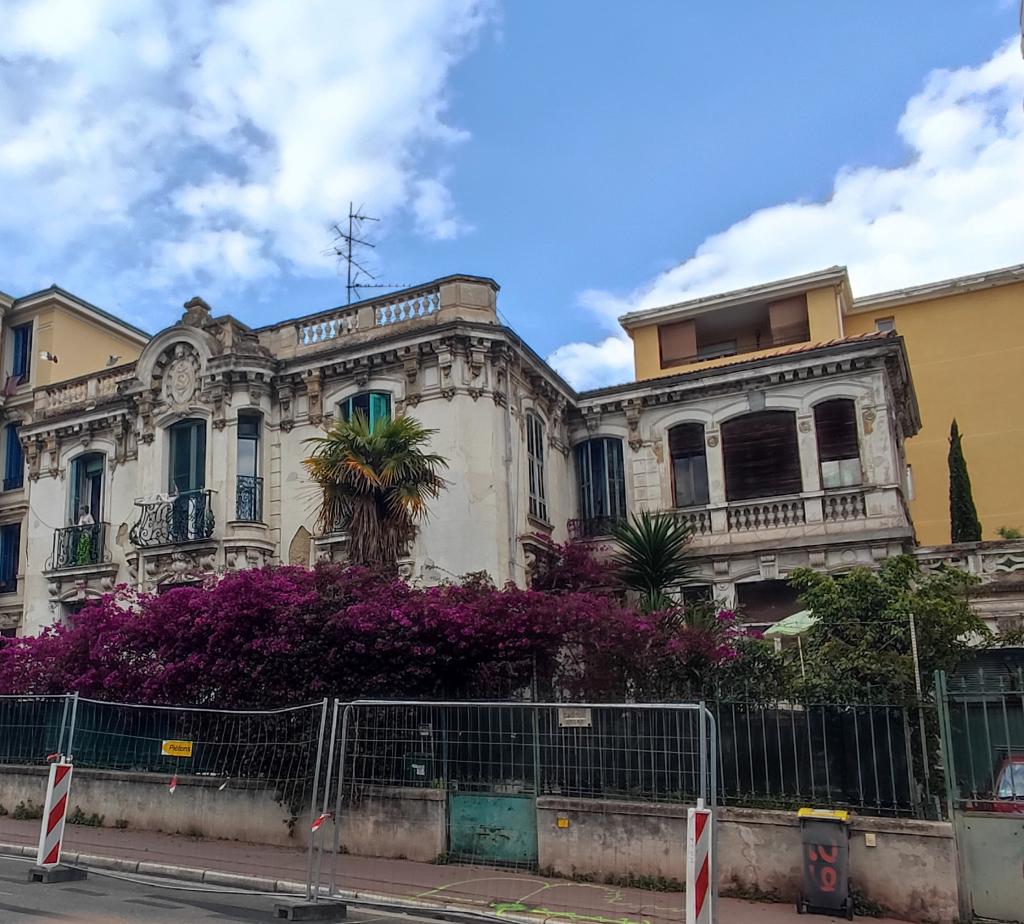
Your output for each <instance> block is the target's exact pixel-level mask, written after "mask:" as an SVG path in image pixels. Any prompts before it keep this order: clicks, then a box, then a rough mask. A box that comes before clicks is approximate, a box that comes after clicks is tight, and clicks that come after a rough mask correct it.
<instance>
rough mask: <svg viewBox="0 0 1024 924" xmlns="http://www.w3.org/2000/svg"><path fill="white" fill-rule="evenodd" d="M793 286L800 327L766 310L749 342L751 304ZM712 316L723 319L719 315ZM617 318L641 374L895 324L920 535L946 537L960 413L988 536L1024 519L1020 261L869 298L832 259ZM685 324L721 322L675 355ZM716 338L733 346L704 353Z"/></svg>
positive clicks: (1023, 283) (786, 295)
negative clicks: (917, 414) (906, 368)
mask: <svg viewBox="0 0 1024 924" xmlns="http://www.w3.org/2000/svg"><path fill="white" fill-rule="evenodd" d="M794 295H797V296H802V297H803V298H804V299H805V300H806V309H805V311H806V314H805V317H806V324H805V325H804V326H803V327H802V328H801V329H800V332H799V336H798V337H797V338H793V337H786V336H783V337H779V336H778V334H777V332H776V330H775V329H774V327H775V325H774V321H775V318H774V317H772V316H771V313H770V311H766V312H765V313H764V317H763V319H762V320H761V322H760V329H758V330H757V331H756V340H755V341H754V342H751V340H750V337H751V333H752V332H751V329H750V327H751V320H750V318H751V315H750V312H751V310H752V308H753V307H755V306H763V307H765V308H766V309H771V308H773V307H775V306H781V305H783V304H784V303H785V302H786V300H787V299H791V298H792V297H793V296H794ZM744 312H746V314H744ZM709 319H715V324H714V326H713V327H712V325H711V324H710V322H709ZM730 319H731V320H730ZM621 320H622V324H623V326H624V327H625V328H626V330H627V332H628V333H629V335H630V337H631V338H632V341H633V351H634V363H635V368H636V377H637V379H640V380H644V379H653V378H659V377H665V376H669V375H673V374H675V373H678V372H679V371H681V370H682V369H686V370H688V371H689V370H697V369H708V368H714V367H717V366H720V365H723V364H729V363H733V362H735V361H736V359H735V358H736V355H742V356H743V357H744V358H748V359H753V358H757V357H760V356H770V355H778V354H782V353H785V352H787V351H788V350H790V349H792V347H793V346H794V345H799V344H803V345H812V344H822V343H827V342H829V341H832V340H836V339H844V338H850V337H858V336H861V335H863V334H867V333H873V332H875V331H877V330H895V331H896V332H897V333H899V334H900V336H902V337H903V339H904V342H905V343H906V348H907V353H908V356H909V359H910V369H911V374H912V376H913V379H914V387H915V391H916V393H917V397H918V402H919V405H920V409H921V431H920V433H918V434H917V435H916V436H915V437H913V438H912V439H910V440H909V441H908V443H907V462H908V464H909V465H910V467H911V481H912V485H913V489H912V492H911V495H910V506H911V513H912V515H913V520H914V526H915V528H916V531H917V539H918V541H919V542H920V543H922V544H923V545H927V546H932V545H940V544H943V543H948V542H949V541H950V528H949V471H948V466H947V461H946V456H947V452H948V449H949V443H948V439H949V428H950V424H951V422H952V420H953V418H954V417H955V418H956V419H957V421H958V423H959V425H960V431H961V433H963V434H964V452H965V454H966V457H967V463H968V468H969V471H970V474H971V480H972V486H973V489H974V500H975V503H976V505H977V508H978V514H979V516H980V518H981V522H982V526H983V528H984V535H983V538H984V539H986V540H994V539H997V538H998V530H999V529H1000V527H1004V526H1006V527H1013V528H1016V529H1024V484H1022V483H1021V479H1020V478H1018V477H1017V472H1016V465H1015V464H1013V461H1012V460H1014V459H1016V458H1018V457H1019V456H1020V455H1021V453H1022V452H1024V416H1022V415H1021V414H1020V413H1018V412H1017V411H1016V408H1015V406H1014V405H1013V403H1012V400H1011V399H1010V396H1011V395H1014V394H1018V393H1020V391H1021V390H1022V389H1024V265H1022V266H1014V267H1008V268H1006V269H999V270H993V271H991V272H986V273H980V274H977V275H973V276H963V277H959V278H956V279H948V280H942V281H938V282H934V283H929V284H926V285H921V286H915V287H913V288H909V289H902V290H899V291H896V292H885V293H881V294H878V295H872V296H868V297H863V298H855V297H854V295H853V292H852V291H851V288H850V280H849V278H848V276H847V273H846V270H845V268H843V267H831V268H830V269H827V270H823V271H821V272H818V273H811V274H808V275H806V276H800V277H796V278H793V279H782V280H777V281H774V282H768V283H765V284H763V285H758V286H753V287H751V288H748V289H743V290H740V291H737V292H725V293H721V294H718V295H712V296H708V297H705V298H701V299H695V300H693V301H688V302H683V303H680V304H676V305H668V306H665V307H661V308H654V309H649V310H645V311H638V312H633V313H631V314H628V315H625V316H624V317H623V318H622V319H621ZM683 324H691V325H695V326H696V327H698V328H699V326H700V325H701V324H704V325H705V326H707V327H709V328H711V329H712V330H715V331H718V333H717V334H715V335H714V336H709V337H708V338H707V343H705V344H703V345H702V344H701V343H700V342H699V338H698V337H694V338H693V341H692V349H691V351H690V353H689V355H686V356H683V357H679V358H673V357H668V358H667V357H666V356H665V355H664V349H663V347H664V344H663V342H662V341H663V339H664V337H665V333H666V332H667V331H668V332H673V333H675V332H677V331H678V330H679V327H678V325H683ZM676 336H679V334H678V333H676ZM723 340H724V341H727V344H726V345H725V346H724V347H723V346H722V341H723ZM776 341H781V342H776ZM702 346H703V347H704V349H703V350H702V349H701V347H702ZM716 347H720V348H721V349H719V352H721V351H722V350H727V351H728V352H727V353H726V355H720V356H715V357H713V358H710V359H709V358H704V355H705V354H706V353H709V352H710V353H714V352H716V349H715V348H716Z"/></svg>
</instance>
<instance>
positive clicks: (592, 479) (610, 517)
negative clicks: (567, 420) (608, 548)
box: [576, 436, 626, 536]
mask: <svg viewBox="0 0 1024 924" xmlns="http://www.w3.org/2000/svg"><path fill="white" fill-rule="evenodd" d="M576 477H577V479H578V481H579V490H580V519H581V520H582V529H583V534H584V535H588V536H599V535H606V534H607V533H609V532H611V530H612V528H613V527H614V525H615V524H616V523H617V522H618V521H619V520H623V519H625V517H626V475H625V469H624V467H623V462H622V440H620V439H615V438H612V437H607V436H605V437H599V438H597V439H593V440H587V441H586V442H585V443H580V444H579V445H578V446H577V447H576Z"/></svg>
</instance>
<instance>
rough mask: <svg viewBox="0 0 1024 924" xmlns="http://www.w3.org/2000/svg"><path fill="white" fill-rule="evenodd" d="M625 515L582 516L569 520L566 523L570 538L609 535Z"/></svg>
mask: <svg viewBox="0 0 1024 924" xmlns="http://www.w3.org/2000/svg"><path fill="white" fill-rule="evenodd" d="M623 520H625V517H584V518H581V519H576V520H569V522H568V524H567V528H568V532H569V538H570V539H601V538H607V537H608V536H611V535H612V534H613V533H614V532H615V527H616V526H618V525H619V523H621V522H623Z"/></svg>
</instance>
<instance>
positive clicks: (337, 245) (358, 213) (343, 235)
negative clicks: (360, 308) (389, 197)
mask: <svg viewBox="0 0 1024 924" xmlns="http://www.w3.org/2000/svg"><path fill="white" fill-rule="evenodd" d="M364 221H380V219H379V218H374V217H372V216H370V215H364V214H363V207H362V206H359V208H354V207H353V204H352V203H351V202H349V204H348V230H347V231H346V230H345V226H343V225H342V223H341V222H336V223H335V224H333V225H331V230H332V231H333V232H334V235H335V237H334V240H333V241H331V246H330V248H329V249H328V250H326V251H325V253H328V254H334V255H335V256H336V257H337V258H338V262H339V263H341V262H342V261H344V263H345V266H346V270H347V278H346V281H345V293H346V301H345V304H346V305H351V304H352V295H353V293H355V295H356V301H358V300H359V290H360V289H401V288H404V287H405V283H398V282H378V281H377V277H376V276H375V275H374V274H373V273H371V272H370V271H369V270H368V269H367V268H366V267H365V266H364V265H363V264H362V263H361V262H360V259H359V258H357V251H356V248H357V247H369V248H370V249H371V250H374V249H375V248H376V247H377V245H376V244H373V243H371V242H370V241H368V240H365V239H364V238H363V237H362V236H361V235H362V233H363V227H362V226H363V222H364ZM364 279H368V280H370V281H369V282H366V281H364Z"/></svg>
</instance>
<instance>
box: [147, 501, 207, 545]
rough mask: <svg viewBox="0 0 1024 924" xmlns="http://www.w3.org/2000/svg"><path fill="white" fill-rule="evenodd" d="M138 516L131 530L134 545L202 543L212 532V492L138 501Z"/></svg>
mask: <svg viewBox="0 0 1024 924" xmlns="http://www.w3.org/2000/svg"><path fill="white" fill-rule="evenodd" d="M135 506H136V507H138V508H139V518H138V520H136V522H135V524H134V525H133V526H132V528H131V530H130V531H129V533H128V538H129V539H130V540H131V543H132V545H134V546H135V547H136V548H138V549H150V548H155V547H158V546H162V545H178V544H179V543H182V542H199V541H201V540H204V539H209V538H210V537H211V536H212V535H213V529H214V526H215V525H216V520H215V518H214V514H213V491H185V492H183V493H181V494H163V495H159V496H156V497H143V498H139V499H138V500H136V501H135Z"/></svg>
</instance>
